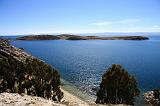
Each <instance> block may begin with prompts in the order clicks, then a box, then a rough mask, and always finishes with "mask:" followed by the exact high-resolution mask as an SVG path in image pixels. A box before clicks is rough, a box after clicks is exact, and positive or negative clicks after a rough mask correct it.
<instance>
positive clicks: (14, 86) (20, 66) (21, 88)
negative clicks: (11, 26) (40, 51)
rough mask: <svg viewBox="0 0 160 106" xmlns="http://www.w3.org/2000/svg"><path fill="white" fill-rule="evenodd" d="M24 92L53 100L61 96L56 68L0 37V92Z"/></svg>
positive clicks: (58, 99)
mask: <svg viewBox="0 0 160 106" xmlns="http://www.w3.org/2000/svg"><path fill="white" fill-rule="evenodd" d="M2 92H9V93H19V94H22V93H25V94H28V95H33V96H39V97H43V98H47V99H52V100H55V101H60V100H61V99H62V98H63V92H61V90H60V75H59V73H58V71H57V70H55V69H54V68H52V67H51V66H50V65H48V64H46V63H44V62H43V61H41V60H39V59H37V58H35V57H33V56H31V55H30V54H28V53H26V52H25V51H23V50H22V49H18V48H16V47H14V46H12V45H10V44H9V43H8V41H7V40H3V39H0V93H2Z"/></svg>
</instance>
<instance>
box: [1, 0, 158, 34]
mask: <svg viewBox="0 0 160 106" xmlns="http://www.w3.org/2000/svg"><path fill="white" fill-rule="evenodd" d="M96 32H98V33H99V32H160V0H0V34H45V33H96Z"/></svg>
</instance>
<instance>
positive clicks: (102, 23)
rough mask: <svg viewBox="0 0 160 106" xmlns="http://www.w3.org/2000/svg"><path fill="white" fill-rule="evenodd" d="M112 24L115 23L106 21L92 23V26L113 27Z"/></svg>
mask: <svg viewBox="0 0 160 106" xmlns="http://www.w3.org/2000/svg"><path fill="white" fill-rule="evenodd" d="M111 24H113V22H111V21H105V22H96V23H92V24H91V25H97V26H102V25H111Z"/></svg>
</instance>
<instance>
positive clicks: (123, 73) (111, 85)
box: [96, 64, 140, 105]
mask: <svg viewBox="0 0 160 106" xmlns="http://www.w3.org/2000/svg"><path fill="white" fill-rule="evenodd" d="M139 93H140V91H139V89H138V87H137V81H136V79H135V78H134V77H133V76H131V75H129V74H128V72H127V70H125V69H124V68H123V67H122V66H120V65H117V64H113V65H112V67H110V68H108V70H107V71H106V73H104V75H103V76H102V82H101V83H100V89H99V91H98V92H97V99H96V103H100V104H108V103H111V104H127V105H133V102H134V96H137V95H139Z"/></svg>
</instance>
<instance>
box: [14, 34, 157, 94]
mask: <svg viewBox="0 0 160 106" xmlns="http://www.w3.org/2000/svg"><path fill="white" fill-rule="evenodd" d="M11 44H13V45H14V46H16V47H22V48H24V49H25V51H27V52H28V53H30V54H32V55H33V56H35V57H38V58H40V59H42V60H44V61H45V62H47V63H49V64H51V65H52V66H53V67H55V68H56V69H58V70H59V71H60V74H61V77H62V78H63V79H64V80H65V81H67V82H68V83H70V84H72V85H74V86H76V87H77V88H78V89H79V90H80V91H82V92H83V93H87V94H89V95H91V96H94V95H95V93H96V90H97V88H98V86H99V83H100V82H101V76H102V75H103V73H104V72H105V71H106V69H107V68H109V67H110V66H111V65H112V64H120V65H122V66H123V67H124V68H125V69H127V70H128V71H129V73H130V74H132V75H134V76H135V77H136V79H137V80H138V84H139V87H140V88H141V91H142V92H144V91H148V90H152V89H155V88H160V37H155V38H151V39H150V40H141V41H133V40H77V41H69V40H45V41H14V42H11Z"/></svg>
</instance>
